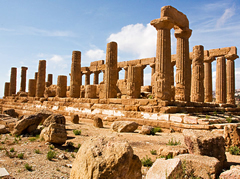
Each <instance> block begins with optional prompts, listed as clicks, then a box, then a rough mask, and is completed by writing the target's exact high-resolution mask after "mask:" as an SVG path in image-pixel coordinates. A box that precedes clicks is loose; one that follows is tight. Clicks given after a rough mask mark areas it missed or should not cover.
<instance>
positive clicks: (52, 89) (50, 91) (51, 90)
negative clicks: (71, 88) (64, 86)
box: [44, 85, 57, 98]
mask: <svg viewBox="0 0 240 179" xmlns="http://www.w3.org/2000/svg"><path fill="white" fill-rule="evenodd" d="M56 94H57V85H50V86H49V87H46V88H45V91H44V97H45V98H48V97H55V96H56Z"/></svg>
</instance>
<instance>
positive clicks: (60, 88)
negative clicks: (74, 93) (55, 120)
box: [57, 75, 80, 98]
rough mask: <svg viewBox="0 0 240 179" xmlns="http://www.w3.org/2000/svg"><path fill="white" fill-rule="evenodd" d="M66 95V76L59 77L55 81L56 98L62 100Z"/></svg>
mask: <svg viewBox="0 0 240 179" xmlns="http://www.w3.org/2000/svg"><path fill="white" fill-rule="evenodd" d="M66 93H67V76H64V75H59V76H58V80H57V96H58V97H60V98H63V97H66ZM79 94H80V93H79Z"/></svg>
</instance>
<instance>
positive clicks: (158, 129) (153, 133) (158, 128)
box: [150, 127, 162, 135]
mask: <svg viewBox="0 0 240 179" xmlns="http://www.w3.org/2000/svg"><path fill="white" fill-rule="evenodd" d="M157 132H162V129H161V128H160V127H154V128H152V130H151V132H150V135H155V134H156V133H157Z"/></svg>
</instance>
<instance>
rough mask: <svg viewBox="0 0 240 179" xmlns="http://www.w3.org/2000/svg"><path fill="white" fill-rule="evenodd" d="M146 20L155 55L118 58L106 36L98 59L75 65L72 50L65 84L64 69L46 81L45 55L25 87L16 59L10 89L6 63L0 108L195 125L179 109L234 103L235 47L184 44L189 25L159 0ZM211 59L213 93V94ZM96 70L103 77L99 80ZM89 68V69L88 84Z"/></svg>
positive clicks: (232, 107)
mask: <svg viewBox="0 0 240 179" xmlns="http://www.w3.org/2000/svg"><path fill="white" fill-rule="evenodd" d="M151 25H152V26H154V27H155V28H156V31H157V39H156V40H157V47H156V56H155V57H150V58H144V59H135V60H130V61H121V62H118V59H117V57H118V54H117V51H118V45H117V42H110V43H108V44H107V48H106V59H105V60H100V59H96V60H97V61H93V62H91V63H90V66H87V67H82V66H81V60H82V59H81V52H80V51H73V52H72V61H71V71H70V86H67V76H64V75H61V76H58V78H57V85H54V84H52V79H53V75H52V74H48V75H47V74H46V67H47V62H46V61H45V60H40V61H39V66H38V72H36V74H35V77H34V78H33V79H29V83H28V92H27V93H26V89H25V88H26V72H27V69H28V68H27V67H22V71H21V87H20V91H19V92H17V93H16V84H17V82H16V80H17V78H16V76H17V68H15V67H12V69H11V75H10V76H11V78H10V83H9V82H6V83H5V91H4V99H3V101H2V108H3V109H9V108H14V109H16V110H17V111H18V113H20V114H27V113H30V112H33V111H37V110H40V109H47V110H50V111H53V112H55V113H61V114H63V115H71V114H78V115H79V116H80V117H81V118H87V119H91V118H92V117H93V116H94V115H96V114H98V115H100V116H102V117H103V119H104V120H108V121H114V120H120V119H121V120H128V119H131V120H132V121H137V122H138V123H139V124H142V125H143V124H151V125H153V126H159V127H167V128H169V127H172V128H174V127H175V128H177V127H178V128H196V129H210V128H212V126H211V125H206V124H209V123H207V122H206V121H205V123H201V122H200V120H198V119H197V118H193V117H192V118H190V117H189V116H188V115H187V114H186V113H206V112H213V111H223V110H224V111H232V112H234V111H237V110H239V109H238V108H237V107H236V105H235V99H234V93H235V72H234V70H235V67H234V63H235V62H234V60H235V59H237V58H238V55H237V48H236V47H224V48H218V49H204V47H203V46H202V45H198V44H196V46H194V47H193V49H192V50H190V49H189V38H190V37H191V34H192V30H191V29H190V28H189V21H188V18H187V16H186V15H185V14H183V13H182V12H180V11H178V10H177V9H175V8H173V7H171V6H164V7H162V9H161V15H160V18H158V19H154V20H152V21H151ZM172 28H173V29H174V31H175V32H174V34H175V38H176V39H177V49H176V54H171V35H170V30H171V29H172ZM201 43H202V42H199V44H201ZM190 51H192V52H190ZM214 60H216V64H217V65H216V100H213V96H212V91H213V90H212V86H213V84H212V62H213V61H214ZM148 65H149V66H150V67H151V69H152V73H151V85H150V86H143V81H144V80H143V79H144V69H145V68H146V67H147V66H148ZM174 66H175V68H176V71H174ZM121 70H124V71H125V77H124V79H119V72H120V71H121ZM101 73H103V81H102V82H100V81H99V75H100V74H101ZM83 75H85V82H83V81H82V77H83ZM90 75H93V76H94V78H93V84H90ZM46 76H47V77H48V79H47V81H46ZM173 113H178V114H173Z"/></svg>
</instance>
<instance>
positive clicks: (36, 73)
mask: <svg viewBox="0 0 240 179" xmlns="http://www.w3.org/2000/svg"><path fill="white" fill-rule="evenodd" d="M34 78H35V81H36V90H37V79H38V72H35V76H34ZM35 94H36V92H35Z"/></svg>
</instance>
